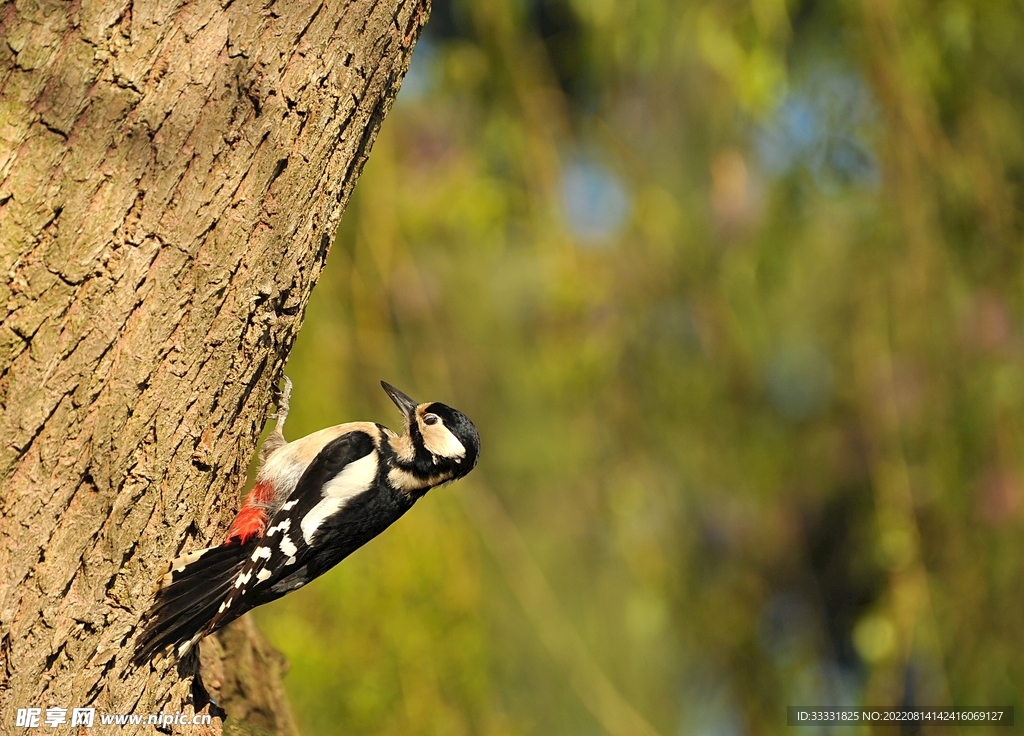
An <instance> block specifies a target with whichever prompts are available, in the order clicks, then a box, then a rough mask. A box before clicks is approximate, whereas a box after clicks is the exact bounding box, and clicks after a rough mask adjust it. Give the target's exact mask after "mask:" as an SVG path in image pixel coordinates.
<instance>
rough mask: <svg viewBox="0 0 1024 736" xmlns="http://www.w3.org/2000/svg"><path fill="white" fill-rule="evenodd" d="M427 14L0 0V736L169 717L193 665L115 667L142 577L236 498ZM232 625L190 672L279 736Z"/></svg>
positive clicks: (275, 703) (392, 6) (255, 728)
mask: <svg viewBox="0 0 1024 736" xmlns="http://www.w3.org/2000/svg"><path fill="white" fill-rule="evenodd" d="M428 10H429V0H384V1H378V0H352V1H350V2H348V3H341V2H335V3H320V2H300V1H296V0H291V1H289V2H277V3H275V2H274V1H273V0H267V2H262V3H257V2H241V1H240V0H239V1H236V2H232V1H231V0H220V1H213V0H197V1H196V2H190V3H184V2H181V0H167V1H165V2H158V1H157V0H136V1H135V2H131V1H127V2H126V1H124V0H121V1H120V2H101V1H99V0H82V1H81V2H73V3H65V2H59V1H57V0H38V1H37V2H34V3H33V2H6V3H2V4H0V40H2V42H0V90H2V92H0V314H2V315H3V321H2V323H0V437H2V440H0V488H2V490H3V493H2V498H0V570H3V573H4V574H3V577H2V578H0V731H3V732H7V731H9V730H13V729H14V726H15V722H14V721H15V715H16V711H17V709H19V708H28V707H38V708H42V709H43V716H44V717H45V714H46V709H47V708H49V707H60V708H68V709H69V710H68V713H67V720H68V723H69V724H70V721H71V715H72V713H71V710H70V709H71V708H75V707H87V706H92V707H95V708H96V713H97V721H96V725H97V727H98V726H99V721H98V715H99V714H101V713H137V714H138V713H144V714H148V713H158V712H160V711H163V712H164V713H174V712H176V711H187V710H188V709H189V706H188V705H187V704H188V703H189V702H190V688H191V686H192V679H193V675H194V674H195V673H196V672H197V670H198V663H197V662H196V661H195V660H190V661H186V662H184V663H182V664H181V665H180V666H175V665H174V662H173V659H165V660H162V661H161V662H158V663H156V664H155V665H154V666H153V667H145V668H141V669H139V670H135V669H133V668H131V667H130V666H129V657H130V654H131V643H132V640H133V637H134V635H135V633H136V630H137V627H138V625H139V620H140V617H141V615H142V613H143V612H144V611H145V610H146V608H147V607H148V606H149V604H150V602H151V590H152V586H153V583H154V580H155V578H156V575H157V572H158V570H159V568H160V566H161V565H162V564H163V563H165V562H166V561H168V560H169V559H171V558H172V557H174V556H175V555H177V554H179V553H180V552H182V551H187V550H191V549H196V548H200V547H204V546H208V545H209V544H212V543H216V542H218V541H220V540H221V539H222V538H223V533H224V531H225V529H226V527H227V524H228V523H229V522H230V519H231V517H232V515H233V513H234V512H235V511H236V510H237V507H238V503H239V491H240V487H241V485H242V484H243V483H244V482H245V473H246V467H247V465H248V462H249V459H250V457H251V455H252V452H253V450H254V449H255V445H256V441H257V438H258V436H259V432H260V429H261V427H262V425H263V422H264V418H265V416H266V414H267V411H268V407H269V405H270V404H271V396H272V387H273V385H274V383H275V382H276V380H277V379H278V377H279V375H280V373H281V370H282V366H283V365H284V362H285V360H286V358H287V356H288V352H289V350H290V349H291V345H292V342H293V340H294V338H295V334H296V332H297V330H298V329H299V325H300V323H301V321H302V314H303V311H304V309H305V306H306V303H307V300H308V298H309V294H310V290H311V289H312V287H313V284H314V283H315V282H316V280H317V277H318V276H319V274H320V270H321V268H322V267H323V264H324V259H325V258H326V255H327V251H328V248H329V246H330V244H331V241H332V239H333V237H334V231H335V228H336V225H337V222H338V218H339V217H340V215H341V212H342V210H343V209H344V206H345V204H346V202H347V201H348V197H349V195H350V193H351V191H352V188H353V186H354V185H355V182H356V179H357V178H358V176H359V172H360V170H361V168H362V165H363V162H364V161H365V160H366V156H367V154H368V152H369V150H370V145H371V144H372V142H373V140H374V138H375V136H376V133H377V131H378V129H379V127H380V124H381V121H382V120H383V119H384V116H385V114H386V113H387V111H388V110H389V108H390V106H391V103H392V101H393V99H394V96H395V94H396V92H397V90H398V86H399V83H400V81H401V78H402V76H403V74H404V73H405V70H406V69H407V68H408V63H409V58H410V55H411V53H412V46H413V44H414V43H415V40H416V37H417V36H418V33H419V30H420V28H421V26H422V24H423V22H424V21H425V20H426V14H427V12H428ZM239 623H240V624H241V625H239V626H236V627H235V628H234V629H233V630H230V629H229V630H228V631H226V632H225V634H224V635H223V636H221V637H219V638H218V640H216V641H207V642H204V646H203V649H204V650H203V654H202V659H203V669H204V671H205V672H207V677H206V679H207V685H209V686H210V689H211V693H212V694H213V695H214V697H215V698H216V697H218V696H219V699H220V704H221V705H222V706H224V707H225V708H226V709H227V711H228V713H229V715H235V714H237V715H238V718H239V719H240V720H243V721H244V720H248V721H249V726H245V727H243V728H242V729H241V732H261V731H260V729H265V730H269V731H271V732H279V733H281V732H284V733H286V732H288V731H290V730H291V726H290V718H289V716H288V713H287V706H286V705H285V704H284V701H283V700H282V699H281V697H280V683H279V675H278V673H279V672H280V669H281V667H280V662H279V657H278V656H277V655H275V654H274V653H273V652H272V650H270V649H269V647H268V646H267V645H266V644H265V642H263V641H261V640H260V638H259V635H258V634H257V633H255V629H254V627H252V626H251V624H247V623H246V622H245V621H244V620H243V621H241V622H239ZM254 685H258V687H254ZM236 723H237V721H236ZM250 726H251V728H250ZM44 727H45V726H44ZM181 728H182V727H180V726H179V727H176V729H177V730H180V729H181ZM137 730H139V731H142V732H147V733H148V732H152V728H151V727H150V728H146V727H143V728H141V729H137ZM228 730H233V728H231V729H228ZM130 731H131V729H129V730H128V731H126V732H130ZM187 731H188V733H190V734H205V733H219V732H220V725H219V721H218V719H214V721H213V725H212V727H208V728H205V729H201V728H193V727H187ZM100 732H102V729H101V730H100Z"/></svg>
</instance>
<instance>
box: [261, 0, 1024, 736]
mask: <svg viewBox="0 0 1024 736" xmlns="http://www.w3.org/2000/svg"><path fill="white" fill-rule="evenodd" d="M1021 38H1024V10H1022V7H1021V5H1020V4H1019V3H1014V2H1002V1H995V0H941V1H936V2H933V1H927V0H906V1H904V2H895V1H892V0H837V2H827V3H826V2H814V1H813V0H690V1H689V2H670V1H668V0H642V1H641V0H515V1H513V0H503V1H501V2H498V1H494V2H473V1H472V0H436V1H435V3H434V9H433V13H432V17H431V19H430V21H429V23H428V25H427V27H426V33H425V36H424V37H423V39H422V40H421V41H420V43H419V45H418V46H417V49H416V52H415V56H414V59H413V64H412V68H411V69H410V72H409V76H408V78H407V79H406V81H405V83H404V86H403V88H402V92H401V94H400V96H399V98H398V101H397V103H396V105H395V107H394V109H393V110H392V111H391V113H390V115H389V116H388V117H387V120H386V121H385V123H384V126H383V129H382V131H381V134H380V137H379V139H378V141H377V143H376V145H375V147H374V149H373V154H372V156H371V158H370V161H369V163H368V164H367V166H366V170H365V173H364V175H363V177H362V179H361V180H360V182H359V185H358V187H357V189H356V192H355V196H354V198H353V200H352V204H351V205H350V206H349V208H348V211H347V212H346V214H345V217H344V221H343V223H342V226H341V229H340V231H339V234H338V238H337V241H336V243H335V245H334V247H333V249H332V251H331V254H330V258H329V261H328V264H327V268H326V271H325V272H324V275H323V278H322V279H321V282H320V284H319V285H318V286H317V288H316V290H315V292H314V295H313V300H312V302H311V305H310V308H309V312H308V315H307V319H306V323H305V326H304V327H303V329H302V332H301V334H300V336H299V339H298V343H297V345H296V347H295V351H294V353H293V355H292V358H291V361H290V363H289V365H288V373H289V374H290V375H291V377H292V378H293V379H294V381H295V394H294V400H293V414H292V416H291V418H290V420H289V429H290V434H291V436H292V437H297V436H299V435H301V434H305V433H306V432H309V431H313V430H315V429H319V428H321V427H323V426H326V425H330V424H335V423H338V422H340V421H348V420H353V419H372V420H376V421H382V422H384V423H387V424H389V425H390V426H393V427H395V426H398V425H399V418H398V415H397V412H396V411H395V409H394V408H393V406H392V405H391V404H390V402H389V401H388V399H387V398H386V396H385V395H384V393H383V392H382V391H380V390H379V388H378V383H377V382H378V381H379V380H380V379H386V380H388V381H391V382H393V383H395V384H396V385H398V386H399V387H401V388H403V389H405V390H407V391H408V392H409V393H410V394H412V395H413V396H414V397H416V398H417V399H419V400H443V401H445V402H447V403H450V404H452V405H454V406H456V407H458V408H460V409H462V410H463V411H465V412H466V413H467V414H468V415H469V416H471V417H472V418H473V419H474V420H475V422H476V424H477V425H478V427H479V428H480V433H481V435H482V438H483V452H482V460H481V463H480V465H479V467H478V469H477V470H476V471H475V472H474V473H473V474H472V475H471V476H470V477H469V478H468V479H466V480H465V481H463V482H460V483H458V484H457V485H455V486H453V487H448V488H443V489H440V490H437V491H434V492H432V493H430V494H429V495H428V496H427V497H426V498H425V499H424V500H423V501H422V502H420V503H419V504H418V505H417V507H416V508H415V509H414V510H413V511H412V512H411V513H410V514H409V515H408V516H407V517H405V518H404V519H402V520H401V522H400V523H398V524H397V525H395V526H394V527H393V528H392V529H390V530H388V531H387V532H386V533H385V534H384V535H383V536H382V537H380V538H378V539H377V540H375V541H373V542H372V543H370V544H369V545H368V546H367V547H365V548H364V549H362V550H360V551H359V552H357V553H356V554H355V555H354V556H353V557H351V558H350V559H349V560H347V561H346V562H345V563H344V564H342V565H340V566H339V567H338V568H336V569H335V570H334V571H332V572H331V573H330V574H329V575H327V576H326V577H325V578H324V579H322V580H320V581H318V582H317V583H316V584H315V585H311V586H309V587H307V588H305V589H303V590H301V591H299V592H298V593H296V594H294V595H291V596H288V597H287V598H285V599H283V600H281V601H279V602H277V603H275V604H273V605H271V606H268V607H265V608H263V609H260V611H259V612H257V614H256V615H257V617H258V619H259V621H260V623H261V625H262V626H263V628H264V629H265V630H266V631H267V632H268V634H269V635H270V637H271V639H272V640H273V642H274V643H275V644H276V645H277V646H278V647H279V648H280V649H281V650H283V651H284V652H285V654H286V655H287V656H288V658H289V659H290V661H291V663H292V667H291V672H290V674H289V675H288V677H287V679H286V685H287V687H288V689H289V692H290V696H291V699H292V702H293V704H294V708H295V714H296V717H297V719H298V721H299V724H300V726H301V728H302V729H303V731H304V733H306V734H308V735H309V736H318V735H320V734H339V733H344V734H380V735H388V734H394V735H395V736H398V735H399V734H400V735H402V736H416V735H418V734H424V735H427V734H438V735H441V734H444V735H452V736H462V735H464V734H465V735H469V734H483V735H493V736H514V735H518V734H559V735H562V734H580V735H586V736H589V735H591V734H593V735H600V734H608V735H609V736H653V735H654V734H660V735H661V736H676V735H679V736H688V735H690V734H695V735H698V736H743V735H745V734H763V733H782V732H784V731H786V730H787V727H786V726H785V706H786V705H796V704H802V705H830V704H838V705H865V704H866V705H894V704H904V705H949V704H958V705H971V706H984V705H1017V706H1019V705H1020V701H1019V693H1020V692H1021V685H1024V660H1022V658H1021V655H1020V652H1021V651H1022V649H1024V633H1022V632H1024V628H1022V620H1024V575H1022V572H1021V566H1022V561H1024V549H1022V547H1024V545H1022V536H1021V532H1022V521H1024V519H1022V514H1024V508H1022V507H1024V485H1022V483H1024V474H1022V473H1024V467H1022V449H1024V448H1022V445H1024V424H1022V419H1024V332H1022V316H1024V304H1022V298H1021V294H1022V291H1021V287H1022V278H1021V277H1022V273H1021V262H1022V258H1021V253H1022V250H1021V245H1022V237H1021V234H1022V229H1021V206H1022V203H1024V200H1022V181H1024V54H1021V52H1020V46H1018V44H1019V42H1020V39H1021ZM926 731H927V729H926ZM846 732H848V731H846ZM946 732H947V731H943V733H946ZM844 733H845V732H844Z"/></svg>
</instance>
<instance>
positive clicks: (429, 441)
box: [380, 381, 480, 480]
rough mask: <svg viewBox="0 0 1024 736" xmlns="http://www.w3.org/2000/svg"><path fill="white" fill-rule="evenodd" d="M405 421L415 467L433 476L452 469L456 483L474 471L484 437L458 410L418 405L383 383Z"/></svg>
mask: <svg viewBox="0 0 1024 736" xmlns="http://www.w3.org/2000/svg"><path fill="white" fill-rule="evenodd" d="M380 385H381V386H383V387H384V391H385V392H386V393H387V395H388V396H389V397H391V400H392V401H393V402H395V405H396V406H397V407H398V408H399V410H400V411H401V412H402V415H403V417H404V418H405V428H406V435H407V436H408V437H409V438H410V439H411V441H412V449H413V450H414V456H413V458H411V464H413V465H415V466H418V467H417V470H420V471H422V472H425V473H429V474H436V473H437V472H438V471H439V470H446V469H447V470H450V471H451V475H450V477H449V478H448V480H456V479H458V478H461V477H463V476H464V475H466V474H467V473H468V472H469V471H470V470H472V469H473V468H474V467H475V466H476V463H477V459H478V458H479V457H480V434H479V433H478V432H477V429H476V427H475V426H474V425H473V422H471V421H470V420H469V417H467V416H466V415H465V414H463V413H462V412H461V411H459V410H458V409H453V408H452V407H450V406H448V405H447V404H442V403H441V402H439V401H433V402H430V403H426V404H418V403H416V402H415V401H414V400H413V399H411V398H409V396H408V395H407V394H405V393H403V392H402V391H399V390H398V389H397V388H395V387H394V386H392V385H391V384H390V383H385V382H384V381H381V382H380Z"/></svg>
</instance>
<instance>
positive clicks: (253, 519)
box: [224, 482, 274, 544]
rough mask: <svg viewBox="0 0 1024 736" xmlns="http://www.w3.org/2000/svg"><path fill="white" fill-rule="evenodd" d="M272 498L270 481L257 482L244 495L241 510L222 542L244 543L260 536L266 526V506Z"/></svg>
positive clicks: (272, 488)
mask: <svg viewBox="0 0 1024 736" xmlns="http://www.w3.org/2000/svg"><path fill="white" fill-rule="evenodd" d="M273 500H274V487H273V486H272V485H270V483H267V482H262V483H257V484H256V487H255V488H253V489H252V490H251V491H250V492H249V495H248V496H246V497H245V503H243V504H242V510H241V511H239V512H238V516H237V517H235V521H234V522H233V523H232V524H231V528H230V529H228V538H227V539H226V540H224V544H231V543H232V542H234V541H236V540H237V541H238V543H239V544H245V543H246V542H248V541H249V540H250V539H254V538H256V537H262V536H263V532H264V530H266V528H267V507H268V506H270V503H271V502H272V501H273Z"/></svg>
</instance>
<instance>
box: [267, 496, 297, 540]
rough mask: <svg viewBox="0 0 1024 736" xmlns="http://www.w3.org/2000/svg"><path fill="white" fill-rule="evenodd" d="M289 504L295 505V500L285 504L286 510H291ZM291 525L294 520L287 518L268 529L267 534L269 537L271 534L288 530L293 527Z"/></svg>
mask: <svg viewBox="0 0 1024 736" xmlns="http://www.w3.org/2000/svg"><path fill="white" fill-rule="evenodd" d="M289 504H290V505H291V506H294V505H295V501H289V502H288V504H285V505H284V510H285V511H289V510H290V506H289ZM291 526H292V520H291V519H285V520H283V521H282V522H281V523H280V524H277V525H275V526H272V527H270V528H269V529H267V536H268V537H269V536H270V535H271V534H277V533H278V532H286V531H288V530H289V529H291Z"/></svg>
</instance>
